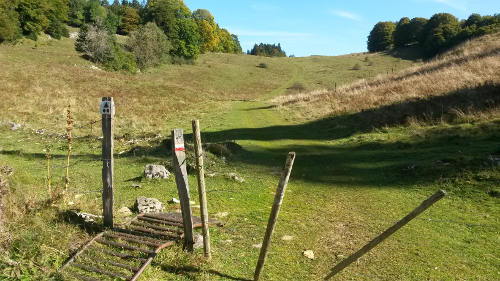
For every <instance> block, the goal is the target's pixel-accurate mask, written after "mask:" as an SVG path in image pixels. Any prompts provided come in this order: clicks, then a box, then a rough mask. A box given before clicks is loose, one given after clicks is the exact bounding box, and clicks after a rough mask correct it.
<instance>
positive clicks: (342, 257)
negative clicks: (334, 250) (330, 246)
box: [335, 254, 345, 259]
mask: <svg viewBox="0 0 500 281" xmlns="http://www.w3.org/2000/svg"><path fill="white" fill-rule="evenodd" d="M335 256H336V257H337V258H338V259H345V256H344V255H341V254H338V255H335Z"/></svg>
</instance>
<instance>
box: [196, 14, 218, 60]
mask: <svg viewBox="0 0 500 281" xmlns="http://www.w3.org/2000/svg"><path fill="white" fill-rule="evenodd" d="M193 18H194V20H195V21H196V24H197V25H198V32H199V34H200V44H201V52H202V53H205V52H217V51H218V50H219V42H220V38H219V35H218V32H217V29H218V26H217V24H216V23H215V20H214V16H213V15H212V14H211V13H210V12H209V11H208V10H205V9H198V10H196V11H194V12H193Z"/></svg>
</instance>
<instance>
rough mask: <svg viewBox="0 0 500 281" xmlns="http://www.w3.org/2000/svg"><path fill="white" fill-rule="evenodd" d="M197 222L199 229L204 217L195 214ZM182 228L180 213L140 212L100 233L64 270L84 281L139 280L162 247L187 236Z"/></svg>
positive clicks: (70, 260) (72, 258)
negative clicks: (132, 217) (120, 224)
mask: <svg viewBox="0 0 500 281" xmlns="http://www.w3.org/2000/svg"><path fill="white" fill-rule="evenodd" d="M193 223H194V227H195V228H199V227H201V218H198V217H193ZM209 223H213V224H219V222H217V221H210V222H209ZM182 228H183V222H182V215H181V214H179V213H159V214H140V215H139V216H137V217H136V218H134V219H133V220H132V221H131V222H130V223H129V224H128V225H124V226H120V227H116V228H113V229H110V230H107V231H105V232H102V233H99V234H98V235H97V236H96V237H94V238H93V239H92V240H90V241H89V242H88V243H87V244H86V245H84V246H83V247H82V248H81V249H80V250H79V251H78V252H77V253H76V254H75V255H74V256H73V257H71V258H70V259H69V260H68V261H67V262H66V263H65V264H64V266H63V267H62V268H61V272H62V273H63V274H64V276H69V277H71V278H73V279H76V280H83V281H97V280H117V279H119V280H127V281H136V280H137V279H138V278H139V276H140V275H141V274H142V273H143V272H144V270H145V269H146V267H147V266H148V265H149V264H150V263H151V261H152V260H153V258H154V257H155V256H156V255H157V254H158V253H159V252H160V251H161V250H162V249H164V248H166V247H169V246H171V245H173V244H174V243H176V242H177V241H178V240H180V239H182V238H183V237H184V234H183V230H182ZM73 279H71V280H73ZM65 280H66V279H65Z"/></svg>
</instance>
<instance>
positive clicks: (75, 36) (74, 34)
mask: <svg viewBox="0 0 500 281" xmlns="http://www.w3.org/2000/svg"><path fill="white" fill-rule="evenodd" d="M77 37H78V32H71V33H70V34H69V38H71V39H76V38H77Z"/></svg>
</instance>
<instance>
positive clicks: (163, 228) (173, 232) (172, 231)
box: [132, 221, 179, 237]
mask: <svg viewBox="0 0 500 281" xmlns="http://www.w3.org/2000/svg"><path fill="white" fill-rule="evenodd" d="M132 224H133V225H137V226H141V227H149V228H152V229H154V230H160V231H164V232H167V234H171V235H173V237H176V236H179V235H178V234H179V232H178V231H175V229H172V228H169V227H163V226H159V225H157V224H150V223H144V222H140V221H134V222H132Z"/></svg>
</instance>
